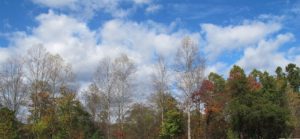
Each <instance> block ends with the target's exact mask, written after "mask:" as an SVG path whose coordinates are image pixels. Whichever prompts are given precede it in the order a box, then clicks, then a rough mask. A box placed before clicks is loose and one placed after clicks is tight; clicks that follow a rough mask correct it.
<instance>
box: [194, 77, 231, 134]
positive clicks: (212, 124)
mask: <svg viewBox="0 0 300 139" xmlns="http://www.w3.org/2000/svg"><path fill="white" fill-rule="evenodd" d="M208 79H209V80H204V81H203V82H202V84H201V87H200V88H199V90H198V91H196V92H194V93H193V102H194V103H196V104H197V105H201V106H202V107H204V108H202V109H204V110H202V112H201V113H204V114H203V115H204V118H203V119H204V126H205V128H204V133H205V138H223V137H224V136H225V135H226V128H227V123H226V120H225V115H224V113H225V112H224V111H225V106H226V103H227V102H228V95H227V93H226V92H225V80H224V79H223V78H222V77H221V76H220V75H218V74H216V73H210V74H209V76H208ZM199 111H200V110H199ZM198 136H199V135H198ZM199 137H200V136H199ZM202 138H203V137H202Z"/></svg>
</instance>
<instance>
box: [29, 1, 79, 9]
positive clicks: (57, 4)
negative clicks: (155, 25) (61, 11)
mask: <svg viewBox="0 0 300 139" xmlns="http://www.w3.org/2000/svg"><path fill="white" fill-rule="evenodd" d="M32 1H33V2H34V3H37V4H41V5H44V6H47V7H52V8H59V7H67V6H70V5H72V4H73V3H75V2H76V1H77V0H32Z"/></svg>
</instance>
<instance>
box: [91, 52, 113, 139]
mask: <svg viewBox="0 0 300 139" xmlns="http://www.w3.org/2000/svg"><path fill="white" fill-rule="evenodd" d="M93 84H94V86H95V87H97V88H98V89H99V93H100V96H102V101H103V103H104V112H102V114H101V115H104V120H105V123H106V137H107V138H108V139H110V135H111V131H110V124H111V116H112V103H113V100H112V99H113V97H114V89H115V85H116V77H115V75H114V65H113V62H112V61H111V59H110V58H108V57H107V58H104V59H102V60H101V61H100V62H99V65H98V67H97V69H96V72H95V74H94V80H93Z"/></svg>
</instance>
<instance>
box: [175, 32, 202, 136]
mask: <svg viewBox="0 0 300 139" xmlns="http://www.w3.org/2000/svg"><path fill="white" fill-rule="evenodd" d="M176 70H177V71H178V77H179V78H178V82H177V86H178V88H179V89H180V90H181V92H183V94H184V107H185V110H186V112H187V114H188V120H187V128H188V129H187V130H188V139H191V109H192V93H194V92H195V91H196V90H197V89H198V88H199V87H200V85H201V82H202V80H203V79H204V70H205V62H204V59H203V58H201V57H200V54H199V49H198V47H197V44H196V43H195V42H194V41H192V40H191V38H189V37H186V38H184V39H183V40H182V46H181V47H180V48H179V49H178V51H177V57H176Z"/></svg>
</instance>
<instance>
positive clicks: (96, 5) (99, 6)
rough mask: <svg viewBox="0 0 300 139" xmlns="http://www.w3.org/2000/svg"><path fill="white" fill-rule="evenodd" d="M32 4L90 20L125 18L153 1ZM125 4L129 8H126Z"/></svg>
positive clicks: (62, 0) (47, 1) (67, 0)
mask: <svg viewBox="0 0 300 139" xmlns="http://www.w3.org/2000/svg"><path fill="white" fill-rule="evenodd" d="M32 2H34V3H36V4H38V5H42V6H45V7H49V8H51V9H59V11H63V12H64V13H68V14H70V15H72V16H74V17H76V18H79V19H83V20H89V19H91V18H93V17H94V16H95V15H96V14H99V13H107V14H109V15H111V16H112V17H114V18H123V17H127V16H128V15H129V14H130V13H131V12H133V11H134V10H135V8H137V7H139V5H148V4H152V0H32ZM123 4H125V5H129V6H128V7H124V6H123ZM155 8H158V7H152V10H155Z"/></svg>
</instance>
